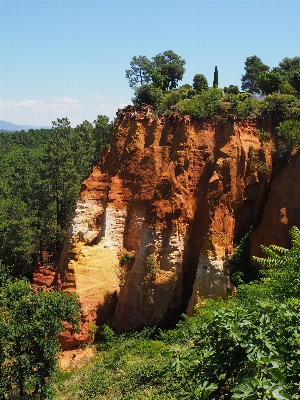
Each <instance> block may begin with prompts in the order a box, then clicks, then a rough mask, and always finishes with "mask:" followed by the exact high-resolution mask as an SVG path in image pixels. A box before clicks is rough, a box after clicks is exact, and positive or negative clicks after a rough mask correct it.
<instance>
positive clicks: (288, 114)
mask: <svg viewBox="0 0 300 400" xmlns="http://www.w3.org/2000/svg"><path fill="white" fill-rule="evenodd" d="M261 115H262V117H263V118H271V119H272V120H273V121H274V122H275V123H276V124H278V123H279V122H282V121H284V120H286V119H300V102H299V101H298V100H297V99H296V97H294V96H292V95H289V94H279V93H274V94H271V95H269V96H267V97H266V98H265V99H264V101H263V102H262V108H261Z"/></svg>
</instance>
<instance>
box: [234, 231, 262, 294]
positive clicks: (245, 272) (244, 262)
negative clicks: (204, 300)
mask: <svg viewBox="0 0 300 400" xmlns="http://www.w3.org/2000/svg"><path fill="white" fill-rule="evenodd" d="M252 232H253V227H251V229H250V230H249V232H248V233H247V234H246V235H245V236H244V237H243V238H242V239H241V240H240V242H239V244H238V245H237V246H236V247H235V249H234V252H233V254H232V256H231V257H230V259H229V260H228V263H227V265H226V267H227V268H228V269H229V271H230V278H231V281H232V282H233V283H234V284H235V285H236V286H238V285H239V284H241V283H248V282H251V281H253V280H255V279H257V278H258V271H257V269H256V268H255V267H253V266H252V265H251V262H250V261H251V258H250V235H251V233H252Z"/></svg>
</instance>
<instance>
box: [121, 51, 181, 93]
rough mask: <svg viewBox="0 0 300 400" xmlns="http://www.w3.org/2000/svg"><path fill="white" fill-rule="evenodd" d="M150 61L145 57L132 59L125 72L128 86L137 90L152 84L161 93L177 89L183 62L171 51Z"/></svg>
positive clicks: (160, 54)
mask: <svg viewBox="0 0 300 400" xmlns="http://www.w3.org/2000/svg"><path fill="white" fill-rule="evenodd" d="M152 60H153V61H150V60H148V59H147V58H146V57H145V56H138V57H136V56H135V57H133V58H132V61H131V62H130V66H131V69H130V70H126V71H125V72H126V78H127V79H128V82H129V86H130V87H131V88H133V89H138V87H139V86H143V85H145V84H152V85H153V86H154V87H156V88H158V89H161V90H163V91H165V90H169V89H175V88H177V86H178V81H181V80H182V77H183V74H184V72H185V68H184V65H185V60H183V59H182V58H181V57H180V56H178V55H177V54H176V53H174V52H173V51H172V50H167V51H164V52H163V53H159V54H157V55H156V56H155V57H152Z"/></svg>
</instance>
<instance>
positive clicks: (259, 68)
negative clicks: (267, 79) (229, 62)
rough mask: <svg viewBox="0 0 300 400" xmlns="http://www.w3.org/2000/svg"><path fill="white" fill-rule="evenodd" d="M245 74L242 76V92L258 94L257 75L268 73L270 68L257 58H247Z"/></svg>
mask: <svg viewBox="0 0 300 400" xmlns="http://www.w3.org/2000/svg"><path fill="white" fill-rule="evenodd" d="M244 69H245V71H246V73H245V75H242V79H241V81H242V90H245V91H247V92H249V93H259V88H258V87H257V84H256V80H257V76H258V74H260V73H261V72H265V71H269V69H270V67H268V66H267V65H265V64H264V63H263V62H262V61H261V59H260V58H259V57H257V56H251V57H247V58H246V61H245V67H244Z"/></svg>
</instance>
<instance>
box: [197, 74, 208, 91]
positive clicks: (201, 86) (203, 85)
mask: <svg viewBox="0 0 300 400" xmlns="http://www.w3.org/2000/svg"><path fill="white" fill-rule="evenodd" d="M193 88H194V89H195V90H196V92H197V93H201V92H203V91H205V90H208V82H207V79H206V78H205V76H204V75H202V74H196V75H195V76H194V78H193Z"/></svg>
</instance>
